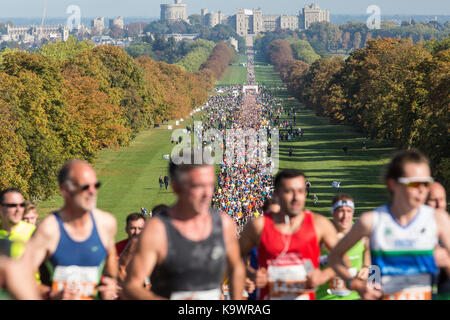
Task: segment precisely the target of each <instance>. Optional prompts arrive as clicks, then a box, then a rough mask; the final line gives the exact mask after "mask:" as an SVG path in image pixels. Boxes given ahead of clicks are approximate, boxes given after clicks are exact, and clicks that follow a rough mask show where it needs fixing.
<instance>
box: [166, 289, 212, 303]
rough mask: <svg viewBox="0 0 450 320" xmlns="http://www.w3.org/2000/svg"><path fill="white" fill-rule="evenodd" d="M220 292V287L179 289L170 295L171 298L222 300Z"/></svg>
mask: <svg viewBox="0 0 450 320" xmlns="http://www.w3.org/2000/svg"><path fill="white" fill-rule="evenodd" d="M220 292H221V291H220V289H212V290H202V291H177V292H174V293H172V294H171V295H170V300H220Z"/></svg>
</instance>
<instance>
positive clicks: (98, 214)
mask: <svg viewBox="0 0 450 320" xmlns="http://www.w3.org/2000/svg"><path fill="white" fill-rule="evenodd" d="M92 213H93V215H94V218H95V221H96V223H97V224H100V227H101V228H104V229H105V230H107V231H108V232H114V233H115V232H116V230H117V220H116V217H114V216H113V215H112V214H111V213H109V212H106V211H103V210H100V209H95V210H93V211H92Z"/></svg>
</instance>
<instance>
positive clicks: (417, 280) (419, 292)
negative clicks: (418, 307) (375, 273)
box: [381, 274, 432, 300]
mask: <svg viewBox="0 0 450 320" xmlns="http://www.w3.org/2000/svg"><path fill="white" fill-rule="evenodd" d="M381 282H382V284H383V298H382V299H383V300H431V292H432V288H431V276H430V275H429V274H420V275H413V276H383V277H382V278H381Z"/></svg>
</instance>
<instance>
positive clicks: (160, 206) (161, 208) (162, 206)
mask: <svg viewBox="0 0 450 320" xmlns="http://www.w3.org/2000/svg"><path fill="white" fill-rule="evenodd" d="M168 208H169V207H168V206H167V205H165V204H158V205H156V206H155V207H153V209H152V215H153V216H155V215H157V214H160V213H161V212H163V211H166V210H167V209H168Z"/></svg>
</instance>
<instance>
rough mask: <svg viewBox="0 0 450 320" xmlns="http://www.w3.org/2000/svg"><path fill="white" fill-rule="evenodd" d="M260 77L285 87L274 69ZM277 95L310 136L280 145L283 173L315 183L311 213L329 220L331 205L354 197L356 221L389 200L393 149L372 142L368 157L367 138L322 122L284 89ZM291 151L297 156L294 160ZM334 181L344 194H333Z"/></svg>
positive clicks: (265, 70) (263, 69) (260, 71)
mask: <svg viewBox="0 0 450 320" xmlns="http://www.w3.org/2000/svg"><path fill="white" fill-rule="evenodd" d="M257 62H259V63H260V64H263V63H264V62H262V61H258V60H257ZM255 72H256V82H258V83H260V84H265V85H267V86H271V87H279V86H282V82H281V79H280V77H279V74H278V73H277V72H275V70H274V69H273V67H272V66H262V65H259V66H258V65H257V66H255ZM273 93H274V95H275V96H277V97H279V98H282V99H283V106H284V107H285V110H286V108H295V110H297V121H296V124H297V125H296V126H295V128H303V129H304V130H305V133H304V137H303V138H298V139H297V141H294V140H291V141H289V142H284V141H281V140H280V162H279V169H280V170H282V169H288V168H296V169H299V170H302V171H303V172H304V173H305V175H306V178H307V179H309V180H310V181H311V189H310V197H309V198H308V199H307V203H306V207H307V208H308V209H311V210H314V211H315V212H317V213H321V214H324V215H327V216H329V215H330V212H329V210H330V206H331V199H332V198H333V197H334V195H335V194H337V193H338V192H342V193H348V194H350V195H351V196H353V197H354V199H355V206H356V210H355V212H356V214H355V216H358V215H359V214H360V213H361V212H363V211H365V210H369V209H373V208H375V207H377V206H379V205H381V204H383V203H385V202H386V201H387V200H388V194H387V192H386V190H385V187H384V185H383V183H382V179H381V176H382V172H383V169H384V167H385V165H386V164H387V163H388V162H389V159H390V157H391V155H392V153H393V152H394V149H393V148H392V147H391V146H390V145H383V144H377V143H375V142H374V141H370V140H367V151H363V150H362V148H361V146H362V142H363V141H364V140H365V137H364V135H363V134H362V133H359V132H357V131H356V130H354V129H353V128H352V127H350V126H342V125H330V124H329V120H328V118H324V117H318V116H316V115H315V113H314V112H313V111H311V110H307V109H305V108H300V103H299V102H298V101H297V100H296V99H294V98H292V97H290V96H289V94H288V93H287V90H286V89H284V88H278V89H273ZM289 98H290V99H289ZM288 99H289V100H288ZM281 120H282V121H286V120H288V121H292V119H288V117H287V115H286V114H283V115H282V116H281ZM344 145H347V146H348V148H349V151H348V155H345V154H344V151H343V149H342V148H343V146H344ZM291 147H292V148H293V151H294V155H293V157H292V158H289V149H290V148H291ZM334 180H336V181H340V182H341V185H340V188H339V189H336V188H332V186H331V183H332V181H334ZM313 194H316V195H317V197H318V199H319V201H318V203H317V206H316V207H314V203H313V200H312V197H313Z"/></svg>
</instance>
